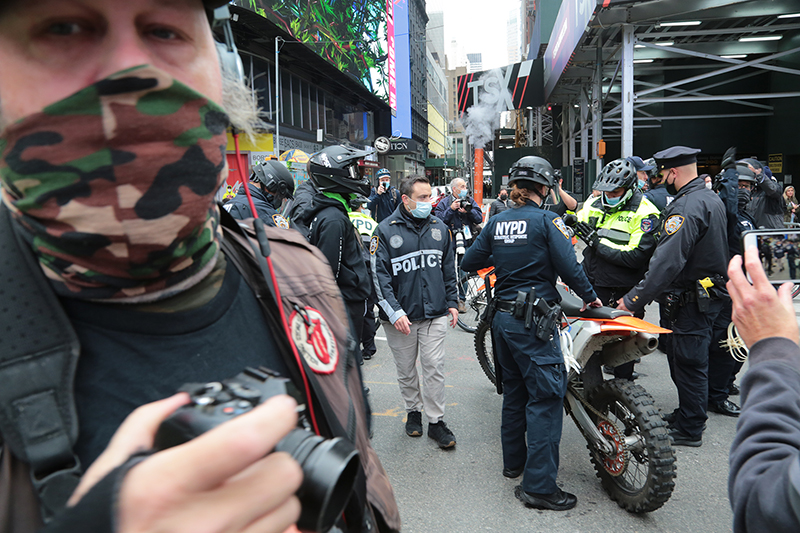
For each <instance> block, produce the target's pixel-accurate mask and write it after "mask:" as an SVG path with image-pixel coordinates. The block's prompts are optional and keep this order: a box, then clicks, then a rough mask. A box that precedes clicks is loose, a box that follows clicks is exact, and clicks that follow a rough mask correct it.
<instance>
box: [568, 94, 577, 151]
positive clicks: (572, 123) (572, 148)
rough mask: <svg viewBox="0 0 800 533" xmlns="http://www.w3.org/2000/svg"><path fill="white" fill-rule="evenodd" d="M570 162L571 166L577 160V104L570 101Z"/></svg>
mask: <svg viewBox="0 0 800 533" xmlns="http://www.w3.org/2000/svg"><path fill="white" fill-rule="evenodd" d="M568 109H569V114H568V115H567V116H568V122H569V164H570V166H571V165H572V163H573V162H574V161H575V104H573V103H572V102H570V103H569V108H568Z"/></svg>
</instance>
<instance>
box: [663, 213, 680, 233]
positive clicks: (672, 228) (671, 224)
mask: <svg viewBox="0 0 800 533" xmlns="http://www.w3.org/2000/svg"><path fill="white" fill-rule="evenodd" d="M683 221H684V218H683V217H682V216H681V215H672V216H671V217H669V218H668V219H667V221H666V222H665V223H664V231H666V232H667V235H674V234H675V233H676V232H677V231H678V230H679V229H681V226H683Z"/></svg>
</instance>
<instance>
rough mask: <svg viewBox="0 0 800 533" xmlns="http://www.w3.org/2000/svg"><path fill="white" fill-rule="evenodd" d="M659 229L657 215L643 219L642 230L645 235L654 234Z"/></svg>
mask: <svg viewBox="0 0 800 533" xmlns="http://www.w3.org/2000/svg"><path fill="white" fill-rule="evenodd" d="M657 227H658V217H657V216H655V215H650V216H649V217H647V218H643V219H642V223H641V228H642V231H643V232H644V233H653V231H655V229H656V228H657Z"/></svg>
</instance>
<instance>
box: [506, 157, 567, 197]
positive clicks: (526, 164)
mask: <svg viewBox="0 0 800 533" xmlns="http://www.w3.org/2000/svg"><path fill="white" fill-rule="evenodd" d="M508 174H509V178H508V186H509V187H512V186H514V184H516V185H517V187H522V188H526V189H531V188H532V184H534V183H539V184H540V185H544V186H546V187H550V188H551V189H552V188H553V187H555V186H556V178H555V172H553V165H551V164H550V163H548V162H547V159H544V158H543V157H538V156H535V155H527V156H525V157H523V158H521V159H519V160H518V161H517V162H516V163H514V164H513V165H511V170H510V171H509V173H508Z"/></svg>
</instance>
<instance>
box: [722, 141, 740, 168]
mask: <svg viewBox="0 0 800 533" xmlns="http://www.w3.org/2000/svg"><path fill="white" fill-rule="evenodd" d="M720 166H721V167H722V168H723V170H725V169H728V168H736V147H735V146H731V147H730V148H728V149H727V150H725V155H723V156H722V163H720Z"/></svg>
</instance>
